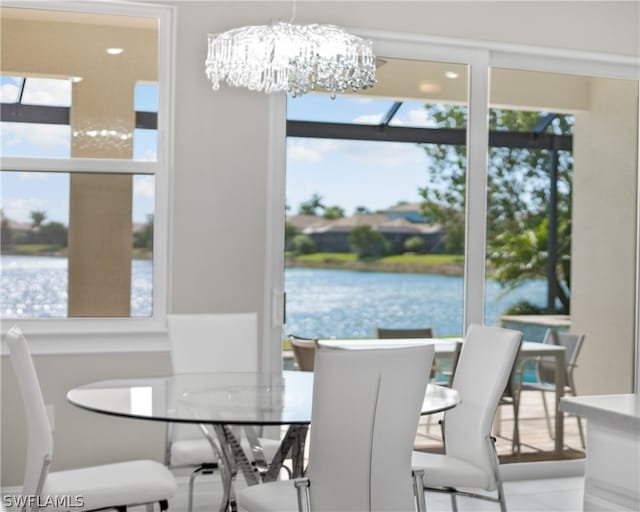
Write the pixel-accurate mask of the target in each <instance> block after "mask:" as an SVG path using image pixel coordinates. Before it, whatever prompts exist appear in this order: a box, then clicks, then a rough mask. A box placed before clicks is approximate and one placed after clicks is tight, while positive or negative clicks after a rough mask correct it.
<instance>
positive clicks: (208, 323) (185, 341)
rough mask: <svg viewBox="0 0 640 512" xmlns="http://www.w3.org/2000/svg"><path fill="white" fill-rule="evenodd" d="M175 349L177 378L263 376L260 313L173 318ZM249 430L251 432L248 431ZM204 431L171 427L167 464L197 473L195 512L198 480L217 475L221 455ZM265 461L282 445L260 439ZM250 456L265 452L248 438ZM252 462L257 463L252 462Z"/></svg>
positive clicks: (170, 322)
mask: <svg viewBox="0 0 640 512" xmlns="http://www.w3.org/2000/svg"><path fill="white" fill-rule="evenodd" d="M168 328H169V346H170V350H171V364H172V367H173V373H174V374H175V375H181V374H185V373H210V372H216V373H218V372H224V373H226V372H256V371H257V370H258V320H257V315H256V314H255V313H230V314H173V315H168ZM246 428H249V427H246ZM211 436H213V434H212V433H211V432H208V433H207V434H206V435H205V433H203V431H202V427H198V426H196V425H182V424H177V425H174V424H171V423H168V425H167V450H166V457H165V462H166V464H167V465H168V466H169V467H171V468H193V471H192V473H191V476H190V478H189V491H188V503H187V510H188V512H191V511H192V510H193V493H194V484H195V479H196V477H197V476H198V475H200V474H211V473H213V472H214V470H215V469H216V468H217V466H218V462H219V461H218V458H219V457H218V454H217V453H215V451H214V445H212V443H211V442H210V441H209V437H211ZM258 441H259V443H260V447H261V449H262V454H260V453H258V457H263V458H264V459H265V460H266V461H267V462H268V461H270V460H271V459H273V457H274V455H275V453H276V452H277V450H278V448H279V446H280V442H279V441H278V440H275V439H265V438H259V439H258ZM241 445H242V447H243V448H244V450H245V452H247V453H249V454H252V455H255V450H260V448H259V447H256V446H253V445H251V444H250V443H249V441H248V440H246V439H245V438H244V437H243V438H242V440H241ZM250 460H251V457H250Z"/></svg>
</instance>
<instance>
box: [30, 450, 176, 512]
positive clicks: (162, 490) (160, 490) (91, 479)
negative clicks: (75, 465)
mask: <svg viewBox="0 0 640 512" xmlns="http://www.w3.org/2000/svg"><path fill="white" fill-rule="evenodd" d="M175 491H176V481H175V479H174V477H173V475H172V474H171V472H170V471H169V470H168V469H167V468H166V467H165V466H163V465H162V464H159V463H158V462H155V461H152V460H136V461H131V462H120V463H117V464H106V465H104V466H92V467H88V468H82V469H72V470H68V471H56V472H51V473H49V474H48V475H47V479H46V481H45V484H44V488H43V491H42V496H52V497H54V496H70V497H74V496H81V497H82V498H83V502H84V503H82V506H79V507H73V508H72V509H71V510H74V511H76V512H82V511H83V510H96V509H101V508H107V507H113V506H115V505H136V504H144V503H152V502H155V501H160V500H168V499H169V498H171V497H172V496H173V495H174V493H175ZM61 505H66V506H62V507H61V508H56V507H54V506H52V507H47V510H51V511H53V510H69V509H70V508H69V506H68V505H69V504H68V503H67V504H61Z"/></svg>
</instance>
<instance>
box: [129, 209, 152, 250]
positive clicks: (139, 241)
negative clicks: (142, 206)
mask: <svg viewBox="0 0 640 512" xmlns="http://www.w3.org/2000/svg"><path fill="white" fill-rule="evenodd" d="M133 246H134V247H135V248H137V249H147V250H149V251H153V215H147V223H146V224H145V225H144V227H143V228H142V229H141V230H140V231H138V232H137V233H134V234H133Z"/></svg>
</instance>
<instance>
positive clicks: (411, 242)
mask: <svg viewBox="0 0 640 512" xmlns="http://www.w3.org/2000/svg"><path fill="white" fill-rule="evenodd" d="M423 248H424V238H422V237H421V236H418V235H415V236H411V237H409V238H407V239H406V240H405V241H404V250H405V251H407V252H420V251H421V250H422V249H423Z"/></svg>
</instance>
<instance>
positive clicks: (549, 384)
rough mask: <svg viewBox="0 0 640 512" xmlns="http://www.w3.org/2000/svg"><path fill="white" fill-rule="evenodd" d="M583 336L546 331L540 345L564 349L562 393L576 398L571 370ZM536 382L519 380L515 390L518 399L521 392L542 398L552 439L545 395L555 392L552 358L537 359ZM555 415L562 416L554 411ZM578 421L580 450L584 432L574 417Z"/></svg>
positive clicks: (522, 366) (551, 434) (575, 364)
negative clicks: (536, 392) (532, 393)
mask: <svg viewBox="0 0 640 512" xmlns="http://www.w3.org/2000/svg"><path fill="white" fill-rule="evenodd" d="M584 339H585V335H584V334H572V333H568V332H558V331H554V330H552V329H547V332H546V334H545V337H544V340H542V343H546V344H551V345H560V346H563V347H565V349H566V350H565V374H564V379H565V381H564V382H565V386H564V392H565V393H569V394H571V395H573V396H576V384H575V380H574V378H573V370H574V369H575V368H576V367H577V366H578V365H577V361H578V355H579V354H580V349H581V348H582V343H583V342H584ZM523 369H524V361H523V364H521V372H522V370H523ZM535 371H536V381H535V382H525V381H523V380H522V378H521V379H520V386H519V387H518V389H517V392H518V399H519V395H520V393H522V391H539V392H540V394H541V396H542V405H543V406H544V416H545V419H546V422H547V430H548V431H549V437H551V439H553V430H552V428H551V415H550V414H549V406H548V405H547V398H546V395H545V394H546V393H548V392H552V393H555V391H556V365H555V361H554V360H553V358H545V357H538V358H536V360H535ZM556 414H562V413H560V412H559V411H556ZM576 420H577V421H578V432H579V434H580V442H581V444H582V448H584V447H585V442H584V431H583V428H582V420H581V418H580V416H576Z"/></svg>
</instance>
